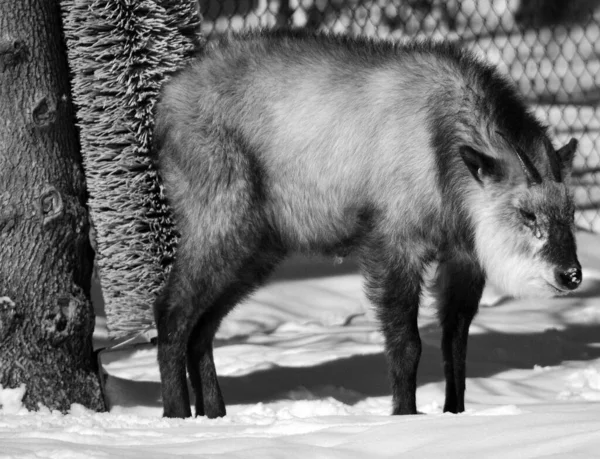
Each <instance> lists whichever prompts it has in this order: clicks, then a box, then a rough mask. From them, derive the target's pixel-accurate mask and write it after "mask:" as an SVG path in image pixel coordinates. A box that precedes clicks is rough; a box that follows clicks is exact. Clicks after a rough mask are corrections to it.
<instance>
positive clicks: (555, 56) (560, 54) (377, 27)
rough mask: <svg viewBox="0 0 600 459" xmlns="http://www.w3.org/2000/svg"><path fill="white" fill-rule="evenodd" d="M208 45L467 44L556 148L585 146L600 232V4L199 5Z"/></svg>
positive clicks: (591, 216) (352, 0) (267, 1)
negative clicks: (319, 39) (313, 33)
mask: <svg viewBox="0 0 600 459" xmlns="http://www.w3.org/2000/svg"><path fill="white" fill-rule="evenodd" d="M199 3H200V9H201V13H202V15H203V19H204V20H203V23H202V29H203V33H204V35H205V37H206V38H207V39H208V40H209V41H212V40H216V39H218V37H219V36H222V35H224V34H227V33H228V32H230V31H238V30H242V29H246V28H251V27H274V26H279V27H285V26H296V27H308V28H312V29H315V30H325V31H332V32H336V33H347V34H351V35H355V34H363V35H368V36H375V37H379V38H393V39H398V40H404V39H411V38H425V37H427V38H436V39H451V40H459V41H461V42H463V43H464V44H465V45H466V46H467V47H469V48H471V49H473V50H474V51H476V52H477V53H479V54H480V55H481V56H482V57H484V58H485V59H486V60H488V61H490V62H492V63H495V64H497V65H499V66H500V68H501V69H502V70H503V71H504V73H506V74H508V75H510V78H511V79H512V80H513V81H515V82H516V84H517V85H518V87H519V88H520V90H521V92H522V93H523V94H524V95H525V97H526V98H527V100H528V101H529V102H530V103H531V106H532V108H533V109H534V110H535V112H536V114H537V115H538V117H539V118H540V119H541V120H542V121H544V122H545V123H546V124H547V125H548V126H550V130H551V134H552V135H553V137H554V139H555V146H557V147H558V146H561V145H562V144H563V143H566V141H568V139H569V138H571V137H575V138H576V139H577V140H579V152H578V156H577V158H576V160H575V172H574V174H573V185H574V193H575V199H576V202H577V206H578V212H577V217H576V223H577V226H578V227H579V228H580V229H584V230H589V231H594V232H600V116H599V115H600V108H599V107H598V102H599V101H600V85H599V83H600V59H599V56H600V0H469V1H459V0H449V1H443V0H391V1H387V0H224V1H218V0H200V2H199Z"/></svg>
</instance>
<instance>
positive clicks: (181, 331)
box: [154, 263, 203, 418]
mask: <svg viewBox="0 0 600 459" xmlns="http://www.w3.org/2000/svg"><path fill="white" fill-rule="evenodd" d="M179 270H180V268H179V267H178V264H177V263H176V264H175V266H174V267H173V271H172V272H171V275H170V277H169V281H168V283H167V285H166V287H165V289H164V291H163V292H162V293H161V295H160V296H159V298H158V299H157V301H156V302H155V304H154V317H155V321H156V327H157V332H158V364H159V369H160V379H161V389H162V398H163V407H164V416H165V417H180V418H183V417H189V416H191V410H190V403H189V395H188V389H187V379H186V373H185V356H186V343H187V339H188V336H189V335H190V333H191V328H192V326H191V325H193V324H194V322H195V321H196V320H197V319H196V316H200V315H201V314H202V312H203V309H201V308H196V307H193V306H194V305H193V303H194V302H195V301H194V300H195V298H194V295H193V293H192V292H190V291H189V289H186V288H185V284H186V283H187V282H185V280H184V279H182V278H180V276H183V275H184V274H180V273H179Z"/></svg>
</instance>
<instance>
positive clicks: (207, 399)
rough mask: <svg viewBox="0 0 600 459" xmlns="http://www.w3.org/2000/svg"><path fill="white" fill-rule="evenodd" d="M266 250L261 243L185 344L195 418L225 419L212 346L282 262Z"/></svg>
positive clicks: (274, 252)
mask: <svg viewBox="0 0 600 459" xmlns="http://www.w3.org/2000/svg"><path fill="white" fill-rule="evenodd" d="M272 245H273V246H275V245H276V244H272ZM265 246H266V244H265V243H264V242H263V244H262V247H263V248H262V249H261V250H259V251H257V253H256V254H255V255H254V256H252V257H250V258H249V260H248V261H247V262H246V263H244V264H243V266H242V267H241V268H240V269H239V270H238V273H237V276H236V278H237V279H236V281H234V282H233V283H232V284H230V285H229V286H227V288H225V289H224V292H223V294H222V295H221V296H220V297H219V299H217V301H215V302H214V304H213V305H212V306H211V307H210V309H209V310H208V311H207V312H206V313H205V314H204V315H202V317H200V320H199V321H198V323H197V325H196V326H195V327H194V330H193V332H192V335H191V337H190V339H189V341H188V366H187V368H188V373H189V376H190V381H191V383H192V388H193V389H194V394H195V396H196V403H195V406H196V416H207V417H208V418H211V419H212V418H216V417H222V416H225V412H226V410H225V403H224V401H223V395H222V394H221V389H220V387H219V382H218V380H217V372H216V370H215V364H214V360H213V352H212V351H213V349H212V342H213V338H214V336H215V333H216V332H217V330H218V328H219V325H220V324H221V321H222V319H223V317H225V315H226V314H227V313H228V312H229V311H231V309H233V307H234V306H235V305H237V304H238V303H239V302H241V301H242V300H243V299H244V298H245V297H246V296H248V295H249V294H250V293H252V291H254V290H255V289H256V288H257V287H259V286H260V285H261V284H262V283H263V282H264V281H265V279H266V278H267V277H268V275H269V274H271V272H272V271H273V269H275V267H276V265H277V264H278V263H279V262H280V261H281V260H282V258H283V255H284V252H283V251H276V250H273V248H272V247H269V248H267V247H265Z"/></svg>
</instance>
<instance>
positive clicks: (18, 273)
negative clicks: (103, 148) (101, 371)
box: [0, 0, 104, 412]
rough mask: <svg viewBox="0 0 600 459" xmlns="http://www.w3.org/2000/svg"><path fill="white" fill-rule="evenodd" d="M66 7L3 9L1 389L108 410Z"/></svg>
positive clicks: (48, 0) (65, 405)
mask: <svg viewBox="0 0 600 459" xmlns="http://www.w3.org/2000/svg"><path fill="white" fill-rule="evenodd" d="M70 94H71V93H70V86H69V70H68V66H67V58H66V50H65V45H64V40H63V35H62V28H61V15H60V5H59V2H58V0H13V1H0V260H1V262H0V384H1V385H2V386H4V387H11V388H12V387H16V386H19V385H20V384H25V385H26V387H27V391H26V394H25V397H24V400H23V402H24V404H25V406H26V407H27V408H29V409H36V408H37V407H38V405H39V404H43V405H45V406H46V407H48V408H51V409H59V410H61V411H63V412H64V411H66V410H68V409H69V407H70V405H71V403H80V404H82V405H84V406H86V407H88V408H91V409H94V410H104V401H103V398H102V394H101V390H100V384H99V379H98V376H97V372H96V371H95V370H96V369H95V366H96V365H95V361H94V359H93V349H92V333H93V328H94V316H93V310H92V305H91V302H90V297H89V289H90V278H91V270H92V263H93V251H92V249H91V247H90V242H89V237H88V230H89V223H88V215H87V209H86V189H85V179H84V176H83V171H82V167H81V161H80V152H79V142H78V137H77V130H76V128H75V124H74V120H75V118H74V114H73V107H72V104H71V100H70Z"/></svg>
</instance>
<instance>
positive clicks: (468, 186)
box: [154, 31, 581, 417]
mask: <svg viewBox="0 0 600 459" xmlns="http://www.w3.org/2000/svg"><path fill="white" fill-rule="evenodd" d="M154 141H155V151H156V153H157V161H158V164H159V169H160V172H161V174H162V177H163V180H164V183H165V187H166V190H167V195H168V198H169V199H170V202H171V203H172V206H173V208H174V212H175V216H176V222H177V225H178V228H179V231H180V232H181V240H180V242H179V247H178V255H177V259H176V262H175V264H174V267H173V271H172V272H171V275H170V278H169V280H168V283H167V286H166V288H165V290H164V292H163V293H162V295H161V296H160V298H159V299H158V301H157V302H156V304H155V308H154V311H155V318H156V323H157V326H158V361H159V366H160V372H161V380H162V390H163V403H164V414H165V416H169V417H185V416H190V415H191V412H190V407H189V398H188V393H187V385H186V363H187V369H188V372H189V376H190V380H191V383H192V387H193V390H194V392H195V396H196V403H195V405H196V414H197V415H207V416H208V417H215V416H222V415H224V414H225V405H224V402H223V397H222V395H221V392H220V389H219V385H218V382H217V378H216V372H215V367H214V362H213V356H212V340H213V337H214V334H215V332H216V330H217V328H218V327H219V324H220V322H221V320H222V318H223V317H224V316H225V315H226V314H227V313H228V312H229V311H230V310H231V309H232V308H233V307H234V306H235V305H236V304H238V303H239V302H240V301H241V300H242V299H243V298H244V297H246V296H247V295H248V294H249V293H250V292H252V291H253V289H255V288H256V287H257V286H259V285H260V284H261V283H262V282H263V281H264V280H265V279H266V278H267V276H268V275H269V274H270V273H271V272H272V271H273V269H274V268H275V266H276V265H277V264H278V263H279V262H280V261H281V260H282V259H283V258H284V257H285V256H286V255H288V254H289V253H291V252H303V253H317V254H325V255H329V256H345V255H348V254H354V255H355V256H356V257H357V258H358V260H359V262H360V265H361V267H362V271H363V272H364V275H365V278H366V291H367V294H368V297H369V298H370V300H371V301H372V302H373V304H374V305H375V307H376V308H377V311H378V316H379V319H380V321H381V327H382V331H383V334H384V336H385V348H386V353H387V356H388V360H389V367H390V376H391V382H392V393H393V413H394V414H412V413H416V401H415V392H416V384H417V378H416V376H417V366H418V362H419V358H420V354H421V341H420V337H419V330H418V328H417V315H418V310H419V300H420V295H421V289H422V284H423V274H424V271H425V270H426V268H427V266H428V265H429V264H431V263H432V262H434V261H436V262H438V263H439V267H438V270H437V276H436V282H435V284H436V285H435V290H436V292H437V295H438V298H439V311H440V312H439V316H440V321H441V324H442V327H443V339H442V350H443V356H444V365H445V374H446V403H445V406H444V409H445V410H446V411H452V412H460V411H463V410H464V389H465V358H466V347H467V336H468V330H469V325H470V323H471V320H472V318H473V316H474V315H475V313H476V311H477V307H478V304H479V300H480V297H481V292H482V290H483V287H484V284H485V281H486V278H490V279H491V280H493V281H495V282H496V283H498V285H500V286H501V287H503V288H504V290H506V291H507V292H508V293H511V294H515V295H535V294H542V295H553V294H555V293H562V292H564V291H567V290H570V289H573V288H576V287H577V285H578V284H579V282H580V281H581V271H580V266H579V263H578V262H577V257H576V250H575V240H574V237H573V203H572V198H571V196H570V194H569V192H568V189H567V187H566V184H565V181H566V179H568V175H569V171H570V167H571V161H572V158H573V154H574V152H575V146H576V142H574V141H573V142H571V143H569V144H568V145H567V146H565V147H564V148H562V149H560V150H558V151H555V149H554V148H553V147H552V144H551V142H550V140H549V139H548V136H547V134H546V131H545V129H544V128H543V127H542V126H541V125H540V124H539V123H538V122H537V121H536V119H535V118H534V117H533V116H532V115H531V114H530V113H529V112H528V110H527V108H526V107H525V105H524V103H523V101H522V99H521V98H520V96H519V95H518V94H517V92H516V91H515V89H514V88H513V86H512V85H511V84H509V83H508V82H507V81H506V80H505V79H504V78H503V77H501V76H500V75H499V73H498V72H497V71H496V70H495V69H494V68H493V67H490V66H489V65H486V64H484V63H482V62H481V61H480V60H478V59H476V58H475V57H474V56H473V55H471V54H469V53H468V52H466V51H464V50H462V49H460V48H459V47H458V46H456V45H454V44H450V43H432V42H418V43H417V42H415V43H410V44H405V45H400V44H395V43H391V42H386V41H374V40H371V39H366V38H348V37H340V36H328V35H321V34H312V33H307V32H300V31H291V32H290V31H288V32H266V31H264V32H253V33H248V34H245V35H239V36H235V37H233V38H231V39H229V40H228V41H225V42H223V43H220V44H219V45H217V46H214V47H213V48H211V49H209V50H208V51H207V52H205V53H204V55H202V56H199V58H198V59H196V60H195V61H193V62H192V63H191V64H190V65H189V66H187V67H186V68H185V69H184V70H182V71H181V72H180V73H179V74H177V75H176V76H175V77H174V78H173V79H172V80H171V81H170V83H169V84H167V85H166V86H165V87H164V88H163V91H162V97H161V101H160V103H159V104H158V108H157V113H156V129H155V133H154Z"/></svg>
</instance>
